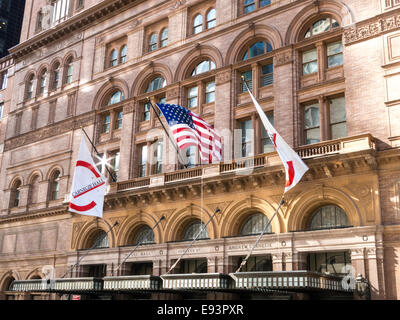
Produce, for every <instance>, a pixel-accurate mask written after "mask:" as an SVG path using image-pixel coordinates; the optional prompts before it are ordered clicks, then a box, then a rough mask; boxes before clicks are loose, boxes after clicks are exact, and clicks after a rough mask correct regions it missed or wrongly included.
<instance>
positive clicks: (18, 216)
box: [0, 205, 70, 224]
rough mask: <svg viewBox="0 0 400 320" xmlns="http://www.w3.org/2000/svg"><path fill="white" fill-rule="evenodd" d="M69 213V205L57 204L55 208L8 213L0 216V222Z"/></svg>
mask: <svg viewBox="0 0 400 320" xmlns="http://www.w3.org/2000/svg"><path fill="white" fill-rule="evenodd" d="M65 213H68V214H70V213H69V212H68V211H67V206H65V205H63V206H57V207H54V208H46V209H40V210H38V211H34V212H29V213H26V212H23V213H18V214H13V215H7V216H3V217H0V224H6V223H13V222H19V221H27V220H32V219H40V218H47V217H50V216H55V215H59V214H65Z"/></svg>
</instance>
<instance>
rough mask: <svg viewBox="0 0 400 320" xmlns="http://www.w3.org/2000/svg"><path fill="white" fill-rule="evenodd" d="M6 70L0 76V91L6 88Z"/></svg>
mask: <svg viewBox="0 0 400 320" xmlns="http://www.w3.org/2000/svg"><path fill="white" fill-rule="evenodd" d="M7 79H8V70H7V71H3V72H2V73H1V74H0V90H4V89H5V88H7Z"/></svg>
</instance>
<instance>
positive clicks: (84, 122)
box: [4, 112, 95, 152]
mask: <svg viewBox="0 0 400 320" xmlns="http://www.w3.org/2000/svg"><path fill="white" fill-rule="evenodd" d="M94 120H95V113H94V112H89V113H86V114H84V115H81V116H78V117H73V118H69V119H66V120H64V121H60V122H58V123H56V124H53V125H49V126H46V127H44V128H40V129H38V130H35V131H31V132H27V133H24V134H21V135H19V136H17V137H14V138H10V139H7V140H5V141H4V152H7V151H10V150H13V149H16V148H19V147H22V146H24V145H27V144H30V143H34V142H37V141H41V140H44V139H47V138H50V137H53V136H57V135H60V134H62V133H66V132H69V131H72V130H76V129H79V128H80V127H81V126H88V125H91V124H93V123H94Z"/></svg>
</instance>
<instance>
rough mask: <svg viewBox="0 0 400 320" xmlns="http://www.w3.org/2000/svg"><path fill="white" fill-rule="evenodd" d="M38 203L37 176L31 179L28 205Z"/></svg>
mask: <svg viewBox="0 0 400 320" xmlns="http://www.w3.org/2000/svg"><path fill="white" fill-rule="evenodd" d="M38 202H39V176H38V175H36V176H34V177H33V178H32V180H31V183H30V190H29V203H31V204H35V203H38Z"/></svg>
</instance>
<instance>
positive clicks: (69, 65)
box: [65, 57, 74, 84]
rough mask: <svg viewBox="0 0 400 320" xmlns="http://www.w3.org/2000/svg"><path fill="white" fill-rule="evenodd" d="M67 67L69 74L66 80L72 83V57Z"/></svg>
mask: <svg viewBox="0 0 400 320" xmlns="http://www.w3.org/2000/svg"><path fill="white" fill-rule="evenodd" d="M66 69H67V75H66V79H65V82H66V84H70V83H72V75H73V73H74V64H73V63H72V57H71V58H69V59H68V60H67V65H66Z"/></svg>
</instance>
